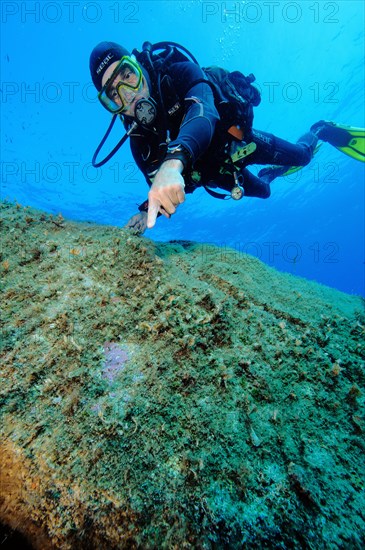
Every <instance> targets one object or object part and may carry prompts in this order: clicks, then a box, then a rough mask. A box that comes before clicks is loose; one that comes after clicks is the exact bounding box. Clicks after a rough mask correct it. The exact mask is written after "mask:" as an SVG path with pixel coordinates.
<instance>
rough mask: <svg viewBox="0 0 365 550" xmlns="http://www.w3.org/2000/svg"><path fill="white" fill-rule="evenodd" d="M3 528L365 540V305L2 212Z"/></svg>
mask: <svg viewBox="0 0 365 550" xmlns="http://www.w3.org/2000/svg"><path fill="white" fill-rule="evenodd" d="M2 230H3V248H2V257H1V260H0V270H1V271H2V292H3V300H2V304H3V314H2V341H1V357H2V369H1V377H2V380H1V387H0V402H1V445H0V489H1V496H0V521H1V522H2V523H3V524H6V525H8V526H9V527H11V528H12V529H15V530H17V531H19V532H21V533H22V534H23V535H25V536H26V537H27V539H28V541H29V542H30V543H31V544H32V546H33V547H34V548H35V549H38V548H39V549H42V550H44V549H48V548H49V549H51V548H52V549H58V548H59V549H62V550H67V549H72V550H74V549H85V548H90V549H98V550H103V549H105V550H113V549H117V548H118V549H122V548H150V549H152V548H156V549H161V548H177V547H183V548H194V549H195V548H206V549H208V548H242V547H244V548H264V547H270V548H292V547H298V548H299V547H300V548H313V549H318V548H323V549H324V548H352V549H354V548H355V549H356V548H359V549H360V548H363V547H364V545H365V536H364V533H365V519H364V514H363V511H364V509H365V502H364V498H365V497H364V484H363V482H364V477H363V475H364V463H363V456H364V447H365V444H364V395H365V392H364V379H365V375H364V331H365V328H364V327H365V319H364V308H363V301H362V299H361V298H359V297H356V296H349V295H346V294H343V293H341V292H338V291H336V290H333V289H330V288H326V287H324V286H321V285H318V284H316V283H313V282H308V281H306V280H304V279H300V278H297V277H293V276H291V275H287V274H283V273H278V272H276V271H275V270H273V269H271V268H269V267H267V266H265V265H264V264H263V263H261V262H260V261H259V260H257V259H255V258H253V257H250V256H247V255H243V254H238V253H237V252H236V251H234V250H232V251H231V252H230V251H227V249H225V250H224V254H222V250H221V249H219V248H217V247H214V246H208V245H202V244H198V243H186V242H183V243H180V242H178V241H176V242H173V243H155V242H152V241H150V240H149V239H147V238H140V237H137V236H134V235H131V234H130V233H129V232H128V231H125V230H121V229H120V228H115V227H105V226H97V225H93V224H87V223H75V222H70V221H67V220H65V219H64V218H63V217H62V216H61V215H60V216H50V215H48V214H45V213H42V212H38V211H36V210H33V209H30V208H24V207H22V206H20V205H13V204H8V203H5V204H3V205H2Z"/></svg>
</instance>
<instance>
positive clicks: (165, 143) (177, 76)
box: [125, 62, 318, 210]
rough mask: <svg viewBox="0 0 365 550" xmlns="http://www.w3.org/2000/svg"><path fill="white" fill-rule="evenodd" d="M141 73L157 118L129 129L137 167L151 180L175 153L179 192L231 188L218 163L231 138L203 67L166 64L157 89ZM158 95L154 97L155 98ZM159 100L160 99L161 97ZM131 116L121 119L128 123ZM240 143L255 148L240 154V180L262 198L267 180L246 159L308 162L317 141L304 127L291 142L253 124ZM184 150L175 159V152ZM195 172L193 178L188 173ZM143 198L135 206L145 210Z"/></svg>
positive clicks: (248, 193)
mask: <svg viewBox="0 0 365 550" xmlns="http://www.w3.org/2000/svg"><path fill="white" fill-rule="evenodd" d="M144 75H145V77H146V78H147V81H148V84H149V87H150V94H151V97H152V98H154V99H156V101H157V112H158V115H157V118H156V120H155V122H154V124H153V125H152V127H149V128H145V127H138V129H137V130H135V131H134V132H133V133H132V134H131V139H130V143H131V151H132V154H133V157H134V159H135V161H136V163H137V165H138V167H139V168H140V170H141V171H142V172H143V174H144V176H145V178H146V181H147V183H148V184H149V185H150V186H151V185H152V179H153V176H154V174H155V173H156V171H157V170H158V168H159V167H160V165H161V163H162V162H163V161H164V160H165V159H166V158H180V159H181V160H183V163H184V172H183V176H184V180H185V192H187V193H191V192H193V191H194V190H195V189H196V188H197V187H198V186H201V185H208V186H210V187H212V186H216V187H219V188H222V189H225V190H231V189H232V187H233V186H234V177H233V173H232V174H230V173H225V174H222V173H220V172H221V171H220V168H221V166H222V164H224V162H225V161H226V160H227V158H228V157H229V155H228V153H227V150H228V147H229V145H230V143H231V142H232V140H234V139H235V138H233V137H232V136H231V135H230V134H228V132H227V129H226V128H225V126H224V121H222V120H221V119H220V116H219V113H218V110H217V108H216V106H215V102H214V95H213V92H212V88H211V87H210V86H209V84H207V83H205V82H199V83H196V82H197V81H198V80H201V79H206V76H205V74H204V72H203V70H202V69H201V68H200V67H199V66H198V65H196V64H194V63H190V62H179V63H175V64H172V65H171V66H170V67H169V68H168V71H167V73H165V74H164V75H162V77H161V80H160V87H159V90H156V89H155V88H156V85H153V83H151V80H150V78H149V75H148V74H147V73H146V71H144ZM158 98H160V99H158ZM161 99H162V101H161ZM131 123H132V119H128V118H125V126H126V128H128V127H129V126H130V124H131ZM244 139H245V142H246V143H248V142H251V141H253V142H254V143H255V144H256V150H255V151H254V152H253V153H252V154H250V155H248V156H247V157H246V158H245V161H244V165H243V166H242V168H241V171H240V173H241V176H243V177H241V184H242V186H243V188H244V194H245V196H248V197H260V198H267V197H269V196H270V185H269V183H267V182H266V181H264V179H259V178H258V177H256V176H255V175H253V174H252V173H251V172H249V171H248V170H247V169H246V166H247V165H249V164H276V165H283V166H305V165H306V164H308V163H309V162H310V160H311V159H312V156H313V151H314V148H315V146H316V143H317V139H318V138H317V136H316V135H315V134H312V133H310V132H308V133H307V134H305V135H304V136H303V137H302V138H300V139H299V140H298V142H297V143H296V144H293V143H290V142H288V141H284V140H282V139H280V138H278V137H276V136H274V135H272V134H268V133H267V132H262V131H259V130H255V129H250V128H249V129H247V128H246V129H245V136H244ZM181 148H182V149H183V151H184V152H185V153H186V154H185V155H184V157H183V159H182V158H181V154H179V153H178V152H177V153H176V155H175V156H174V150H175V149H176V150H181ZM196 174H199V177H198V178H196V177H195V178H194V175H195V176H196ZM147 207H148V203H147V201H145V203H143V205H141V207H140V210H146V209H147Z"/></svg>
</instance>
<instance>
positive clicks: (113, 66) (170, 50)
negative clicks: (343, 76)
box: [90, 42, 365, 234]
mask: <svg viewBox="0 0 365 550" xmlns="http://www.w3.org/2000/svg"><path fill="white" fill-rule="evenodd" d="M90 72H91V77H92V81H93V83H94V85H95V87H96V89H97V90H98V98H99V100H100V102H101V104H102V105H103V106H104V107H105V108H106V109H107V110H108V111H109V112H110V113H112V115H113V117H112V121H111V123H110V126H109V128H108V130H107V132H106V134H105V136H104V137H103V139H102V141H101V143H100V144H99V146H98V148H97V149H96V151H95V154H94V156H93V160H92V163H93V166H95V167H98V166H102V165H103V164H105V163H106V162H107V161H108V160H109V159H110V158H111V157H112V156H113V155H114V154H115V153H116V152H117V150H118V149H119V148H120V147H121V146H122V145H123V143H125V141H126V140H127V139H128V138H129V139H130V147H131V152H132V155H133V157H134V160H135V162H136V164H137V166H138V168H139V169H140V170H141V171H142V173H143V174H144V177H145V179H146V181H147V183H148V185H149V187H150V191H149V193H148V199H147V200H146V201H144V202H143V203H142V204H141V205H140V206H139V212H138V213H137V214H135V215H134V216H132V218H130V220H129V221H128V222H127V224H126V226H125V227H128V228H130V229H133V230H134V231H135V232H136V233H138V234H142V233H143V232H144V231H145V229H146V228H147V227H148V228H152V227H153V226H154V225H155V222H156V218H157V217H158V216H160V215H161V214H162V215H164V216H166V217H168V218H170V217H171V215H173V214H174V213H175V212H176V209H177V207H178V206H179V204H181V203H183V202H184V200H185V195H186V193H192V192H193V191H194V190H195V189H196V188H197V187H201V186H203V187H204V188H205V189H206V190H207V192H208V193H210V194H211V195H212V196H214V197H216V198H221V199H222V198H233V199H236V200H238V199H241V198H242V197H243V196H245V197H259V198H268V197H269V196H270V183H271V182H272V181H273V180H274V179H275V178H276V177H278V176H284V175H287V174H289V173H292V172H294V171H297V170H300V169H301V168H302V167H303V166H305V165H307V164H308V163H309V162H310V161H311V159H312V158H313V155H314V154H315V152H316V151H317V150H318V147H319V145H318V141H319V140H321V141H325V142H328V143H330V144H331V145H333V146H334V147H336V148H337V149H339V150H340V151H342V152H343V153H345V154H347V155H349V156H350V157H352V158H355V159H356V160H360V161H364V160H365V152H364V130H363V129H361V128H353V127H350V126H344V125H340V124H336V123H334V122H328V121H319V122H317V123H316V124H314V125H313V126H312V127H311V128H310V130H309V132H306V133H305V134H304V135H302V136H301V137H300V138H299V139H298V141H297V143H295V144H294V143H290V142H288V141H285V140H283V139H281V138H279V137H276V136H274V135H273V134H269V133H267V132H263V131H260V130H257V129H254V128H253V126H252V124H253V108H254V107H255V106H257V105H258V104H259V103H260V99H261V98H260V93H259V91H258V89H257V88H256V87H255V86H253V84H252V82H253V81H254V80H255V77H254V76H253V75H249V76H244V75H243V74H242V73H240V72H239V71H234V72H228V71H226V70H225V69H221V68H219V67H207V68H201V67H200V66H199V64H198V62H197V61H196V59H195V58H194V57H193V56H192V54H190V52H188V50H186V49H185V48H184V47H183V46H180V45H178V44H176V43H174V42H159V43H157V44H154V45H152V44H150V43H149V42H145V43H144V44H143V47H142V51H138V50H136V49H135V50H133V52H132V53H130V52H128V51H127V50H126V49H125V48H124V47H122V46H120V45H119V44H116V43H114V42H101V43H100V44H98V45H97V46H96V47H95V48H94V50H93V51H92V53H91V56H90ZM118 117H119V118H120V119H121V121H122V123H123V125H124V128H125V130H126V133H125V135H124V136H123V137H122V139H121V140H120V141H119V143H118V144H117V145H116V146H115V147H114V149H113V150H112V151H111V152H110V153H109V154H108V155H107V156H106V157H105V158H104V159H103V160H101V161H99V162H97V156H98V154H99V152H100V150H101V148H102V147H103V145H104V143H105V141H106V140H107V138H108V136H109V134H110V131H111V129H112V127H113V125H114V122H115V120H116V118H118ZM250 164H261V165H270V166H267V167H266V168H263V169H262V170H261V171H260V172H259V173H258V176H255V175H254V174H252V173H251V172H250V171H249V170H248V169H247V166H248V165H250ZM272 164H273V165H272ZM215 189H220V190H223V191H224V192H223V193H222V192H221V191H219V192H217V191H215Z"/></svg>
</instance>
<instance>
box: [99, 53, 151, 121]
mask: <svg viewBox="0 0 365 550" xmlns="http://www.w3.org/2000/svg"><path fill="white" fill-rule="evenodd" d="M118 65H119V61H116V62H114V63H112V64H111V65H110V66H109V67H108V68H107V70H106V71H105V73H104V75H103V78H102V82H101V84H102V86H105V84H106V83H107V82H108V80H109V79H111V77H112V75H113V72H114V71H115V70H116V69H117V67H118ZM108 96H109V98H110V99H111V100H112V101H113V102H114V103H115V104H116V105H117V106H120V107H121V109H122V111H121V114H123V115H127V116H130V117H134V110H135V106H136V103H137V101H139V100H140V99H142V98H148V96H149V89H148V84H147V82H146V79H145V78H144V76H142V82H141V84H140V85H138V77H137V75H136V74H135V73H134V72H133V71H130V70H129V69H128V67H127V68H124V69H123V70H122V71H120V72H118V74H117V75H116V76H115V78H113V79H112V80H111V82H110V83H109V84H108Z"/></svg>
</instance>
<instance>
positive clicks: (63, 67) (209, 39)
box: [1, 0, 365, 295]
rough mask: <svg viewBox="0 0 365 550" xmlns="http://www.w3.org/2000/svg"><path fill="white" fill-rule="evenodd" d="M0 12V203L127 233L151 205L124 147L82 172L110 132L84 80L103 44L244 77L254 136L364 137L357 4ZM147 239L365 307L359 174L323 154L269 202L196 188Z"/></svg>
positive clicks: (333, 153)
mask: <svg viewBox="0 0 365 550" xmlns="http://www.w3.org/2000/svg"><path fill="white" fill-rule="evenodd" d="M1 10H2V38H1V44H2V53H1V65H2V78H1V80H2V84H1V91H2V95H1V108H2V109H1V126H2V159H1V161H2V163H1V167H2V174H1V185H2V189H1V196H2V198H3V199H8V200H17V201H18V202H20V203H21V204H24V205H30V206H34V207H37V208H42V209H45V210H47V211H49V212H52V213H53V212H57V213H58V212H62V214H63V215H64V216H65V217H70V218H73V219H78V220H89V221H95V222H101V223H104V224H113V225H120V226H122V225H123V224H124V223H125V222H126V221H127V220H128V219H129V217H130V216H131V215H132V214H134V213H135V212H136V211H137V208H136V205H137V204H139V203H140V202H142V201H143V200H144V199H145V198H146V197H147V186H146V184H145V182H144V180H143V178H142V176H141V175H140V174H139V173H138V172H137V171H136V169H135V166H134V164H133V161H132V157H131V154H130V152H129V147H128V145H125V146H124V148H123V149H122V150H121V151H120V152H119V153H118V154H117V155H116V156H115V157H114V158H113V159H112V161H111V162H110V163H109V164H108V165H106V166H104V167H103V168H102V169H99V170H95V169H93V168H92V167H91V163H90V161H91V157H92V154H93V152H94V150H95V148H96V146H97V145H98V143H99V141H100V139H101V137H102V135H103V134H104V132H105V129H106V127H107V125H108V123H109V120H110V115H109V114H108V113H107V111H105V110H104V109H103V108H102V107H101V106H100V105H99V104H98V101H97V99H96V94H95V90H94V89H93V87H92V85H91V83H90V76H89V72H88V60H89V54H90V51H91V50H92V48H93V47H94V46H95V45H96V44H97V43H98V42H100V41H102V40H112V41H115V42H120V43H122V44H123V45H124V46H125V47H127V48H128V49H132V48H133V47H139V48H140V47H141V45H142V43H143V42H144V41H145V40H149V41H151V42H157V41H160V40H173V41H176V42H180V43H182V44H183V45H185V46H186V47H187V48H189V49H190V50H191V51H192V52H193V53H194V55H195V56H196V57H197V58H198V60H199V62H200V63H201V64H202V65H203V66H204V65H209V64H216V65H222V66H224V67H226V68H227V69H231V70H234V69H239V70H241V71H242V72H244V73H250V72H253V73H254V74H255V75H256V78H257V83H258V85H259V87H260V89H261V91H262V103H261V105H260V106H259V107H258V108H257V109H256V113H255V124H254V126H255V127H256V128H258V129H261V130H266V131H269V132H273V133H274V134H276V135H278V136H280V137H282V138H284V139H288V140H293V141H295V140H296V139H297V138H298V137H299V136H300V135H301V133H302V132H304V131H306V130H307V129H308V128H309V127H310V125H311V124H312V123H313V122H315V121H317V120H319V119H322V118H324V119H330V120H335V121H337V122H342V123H346V124H352V125H355V126H364V125H365V124H364V122H365V121H364V118H365V117H364V87H365V86H364V69H363V67H364V58H363V53H364V26H363V23H364V3H363V2H362V1H361V0H358V1H357V0H355V1H349V0H346V1H336V2H325V1H319V2H316V1H313V2H311V1H301V2H270V1H267V2H250V1H247V2H201V1H195V0H187V1H168V2H162V1H161V2H160V1H154V0H152V1H150V0H148V1H138V2H135V1H131V2H130V1H125V2H116V1H110V2H109V1H105V2H54V1H53V2H47V1H43V2H13V1H12V2H6V1H3V2H2V3H1ZM121 132H122V127H121V125H120V126H119V128H118V130H116V131H115V132H114V133H113V135H112V141H113V140H114V143H115V142H116V140H117V139H118V138H119V137H120V135H121ZM145 235H146V236H148V237H150V238H152V239H154V240H162V241H167V240H171V239H188V240H195V241H200V242H209V243H216V244H218V245H220V246H221V247H222V257H223V256H224V255H225V254H233V253H235V254H240V253H241V252H248V253H250V254H253V255H255V256H257V257H259V258H261V259H262V260H263V261H264V262H266V263H267V264H269V265H272V266H273V267H276V268H277V269H279V270H283V271H288V272H290V273H294V274H296V275H299V276H303V277H306V278H308V279H313V280H316V281H318V282H320V283H323V284H326V285H329V286H332V287H335V288H338V289H340V290H343V291H345V292H348V293H354V294H361V295H364V294H365V290H364V165H363V164H362V163H359V162H356V161H354V160H352V159H350V158H349V157H346V156H345V155H343V154H341V153H339V152H338V151H337V150H336V149H334V148H332V147H330V146H329V145H327V144H326V145H323V146H322V148H321V150H320V151H319V153H318V154H317V155H316V157H315V159H314V161H313V162H312V164H311V165H310V166H308V167H306V168H305V169H303V170H302V171H301V172H299V173H298V174H295V175H293V176H292V177H290V178H286V179H283V178H281V179H277V180H276V181H274V182H273V184H272V196H271V197H270V199H268V200H260V199H245V198H244V199H242V200H241V201H238V202H235V201H233V200H229V201H220V200H217V199H214V198H212V197H210V196H209V195H208V194H207V193H206V192H205V191H204V190H198V191H197V192H195V193H194V194H193V195H189V196H188V197H187V200H186V202H185V203H184V204H183V205H181V206H180V207H179V209H178V212H177V213H176V215H174V216H173V217H172V218H171V220H166V219H164V218H160V219H159V220H158V222H157V224H156V226H155V228H153V229H152V230H148V231H147V232H146V234H145ZM229 247H233V249H234V252H232V250H231V249H230V248H229Z"/></svg>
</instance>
